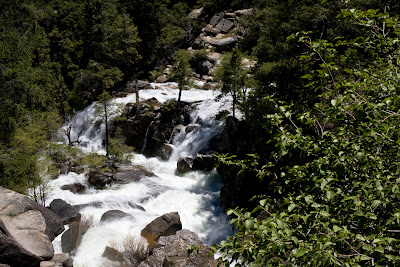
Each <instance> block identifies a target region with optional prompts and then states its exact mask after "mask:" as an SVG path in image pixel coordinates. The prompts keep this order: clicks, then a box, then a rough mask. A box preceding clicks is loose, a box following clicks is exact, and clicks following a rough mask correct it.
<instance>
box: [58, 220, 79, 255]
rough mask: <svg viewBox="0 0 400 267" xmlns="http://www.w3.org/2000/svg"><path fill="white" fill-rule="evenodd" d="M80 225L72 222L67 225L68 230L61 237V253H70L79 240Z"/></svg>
mask: <svg viewBox="0 0 400 267" xmlns="http://www.w3.org/2000/svg"><path fill="white" fill-rule="evenodd" d="M79 225H80V223H79V222H72V223H70V224H69V229H68V230H67V231H65V232H64V233H63V234H62V236H61V249H62V252H63V253H71V252H72V251H73V250H74V249H75V248H76V247H77V244H78V241H79V240H80V227H79Z"/></svg>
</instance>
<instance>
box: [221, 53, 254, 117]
mask: <svg viewBox="0 0 400 267" xmlns="http://www.w3.org/2000/svg"><path fill="white" fill-rule="evenodd" d="M243 59H244V55H243V54H242V53H241V52H240V51H239V50H238V49H237V48H236V49H235V50H234V51H233V52H232V53H227V54H225V55H224V57H223V59H222V63H221V66H219V67H218V68H217V69H216V70H215V72H214V78H215V80H217V81H220V82H221V83H222V86H221V92H222V93H223V94H226V95H231V96H232V114H233V117H235V107H236V105H237V104H240V102H244V101H246V96H247V88H246V83H247V81H248V80H249V78H248V70H247V69H246V68H245V67H244V64H243Z"/></svg>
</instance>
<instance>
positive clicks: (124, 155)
mask: <svg viewBox="0 0 400 267" xmlns="http://www.w3.org/2000/svg"><path fill="white" fill-rule="evenodd" d="M133 151H134V148H133V147H130V146H127V145H126V144H125V143H124V141H123V140H122V139H117V138H110V144H109V148H108V154H109V158H110V159H111V160H112V161H113V163H116V162H119V163H121V162H124V161H128V162H129V161H130V160H131V159H132V155H131V154H129V153H132V152H133Z"/></svg>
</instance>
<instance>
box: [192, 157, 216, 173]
mask: <svg viewBox="0 0 400 267" xmlns="http://www.w3.org/2000/svg"><path fill="white" fill-rule="evenodd" d="M213 168H214V162H213V159H212V156H211V155H201V154H197V157H196V158H195V159H194V160H193V165H192V169H193V170H201V171H211V170H212V169H213Z"/></svg>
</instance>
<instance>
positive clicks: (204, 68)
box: [197, 60, 214, 75]
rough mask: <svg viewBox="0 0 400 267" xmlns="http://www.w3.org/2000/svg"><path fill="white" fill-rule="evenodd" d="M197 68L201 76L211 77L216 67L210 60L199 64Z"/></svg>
mask: <svg viewBox="0 0 400 267" xmlns="http://www.w3.org/2000/svg"><path fill="white" fill-rule="evenodd" d="M197 67H198V70H199V71H200V73H201V74H205V75H209V74H211V70H212V68H213V67H214V65H213V64H212V63H211V62H210V61H208V60H202V61H200V62H199V63H198V64H197Z"/></svg>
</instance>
